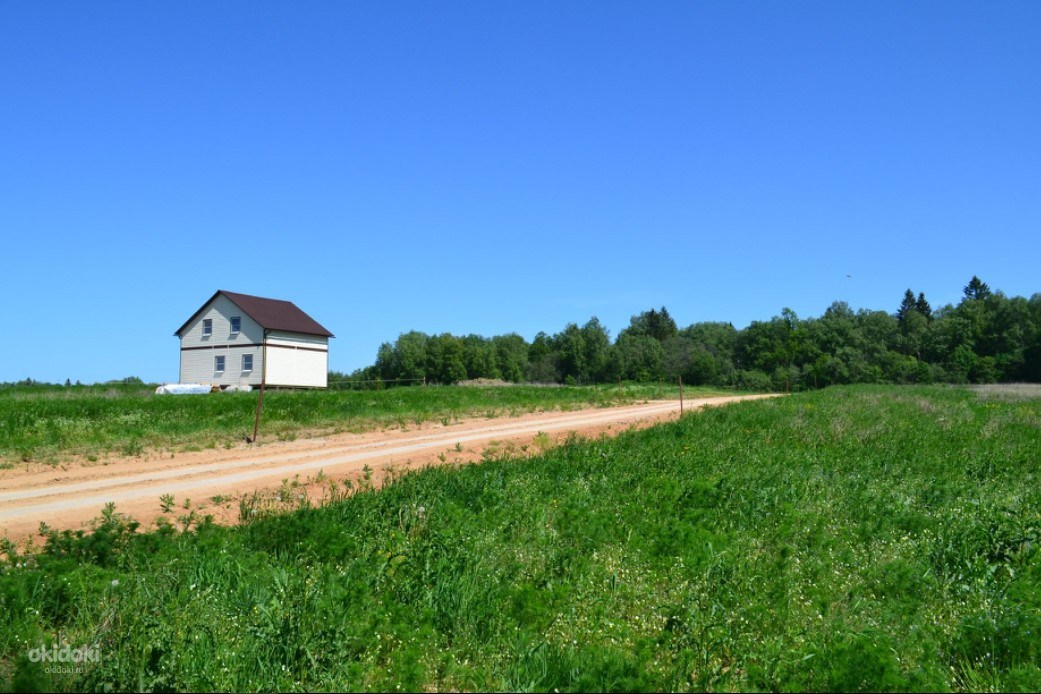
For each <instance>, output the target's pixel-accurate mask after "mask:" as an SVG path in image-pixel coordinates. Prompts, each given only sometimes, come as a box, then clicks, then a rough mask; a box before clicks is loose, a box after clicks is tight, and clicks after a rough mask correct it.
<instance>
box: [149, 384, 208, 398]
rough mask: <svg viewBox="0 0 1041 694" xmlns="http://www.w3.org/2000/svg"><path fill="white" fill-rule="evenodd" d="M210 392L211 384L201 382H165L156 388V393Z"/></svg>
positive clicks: (188, 393) (184, 393) (185, 393)
mask: <svg viewBox="0 0 1041 694" xmlns="http://www.w3.org/2000/svg"><path fill="white" fill-rule="evenodd" d="M209 392H210V386H204V385H203V384H201V383H164V384H163V385H161V386H159V387H158V388H156V389H155V394H156V395H202V394H203V393H209Z"/></svg>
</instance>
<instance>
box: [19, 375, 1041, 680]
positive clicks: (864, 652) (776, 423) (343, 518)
mask: <svg viewBox="0 0 1041 694" xmlns="http://www.w3.org/2000/svg"><path fill="white" fill-rule="evenodd" d="M1039 473H1041V401H1039V400H1036V399H1032V400H1018V401H1014V402H1005V401H993V400H981V399H979V398H978V397H977V396H976V395H975V394H973V393H971V392H970V391H967V390H955V389H947V388H918V387H915V388H895V387H888V388H883V387H856V388H843V389H832V390H826V391H821V392H815V393H809V394H800V395H794V396H791V397H789V398H784V399H779V400H769V401H758V402H750V403H741V404H737V405H732V406H729V407H726V408H721V409H714V410H708V411H703V412H699V413H697V414H694V415H689V416H687V417H685V418H683V419H682V420H681V421H679V422H676V423H672V424H667V425H663V426H660V427H656V428H654V429H650V430H645V431H640V432H632V433H628V434H623V435H621V436H619V437H618V438H616V439H598V440H592V441H577V440H576V441H571V442H569V443H567V444H565V445H562V446H560V447H557V448H554V449H552V450H549V451H547V452H546V453H545V454H543V455H541V456H539V457H536V458H532V459H528V460H510V459H498V460H488V461H485V462H484V463H482V464H479V465H477V464H475V465H468V466H464V467H462V468H458V469H449V468H432V469H427V470H422V471H419V472H413V473H408V474H404V475H403V476H401V477H399V478H398V479H396V480H395V481H394V482H393V483H391V484H389V485H388V486H386V487H384V488H383V489H382V490H381V491H379V492H375V491H371V490H367V489H362V490H360V491H359V492H357V493H355V494H354V495H352V496H350V497H349V498H346V499H343V500H341V501H338V502H336V503H333V504H330V505H327V506H325V507H322V508H312V509H304V510H301V511H298V512H295V513H291V514H287V515H282V516H276V517H265V518H261V519H259V520H257V521H256V522H253V523H251V524H248V525H246V526H243V527H238V528H222V527H216V526H213V525H210V524H207V523H203V524H202V525H201V526H200V527H198V529H197V530H195V531H193V532H190V533H184V534H176V533H173V532H172V531H170V530H168V529H167V530H164V531H163V532H161V533H152V534H143V533H141V532H140V531H138V530H137V529H136V528H134V527H133V526H132V525H129V524H128V523H127V521H126V520H125V519H122V518H121V517H120V516H119V515H118V513H115V512H113V511H111V510H110V511H109V512H108V514H107V516H106V517H104V518H102V519H99V532H96V533H94V534H93V535H88V536H84V537H81V538H77V537H76V536H74V535H60V534H56V533H53V534H51V535H50V537H49V539H48V541H47V546H46V548H45V549H44V551H42V552H41V553H39V554H37V555H35V556H14V557H12V558H11V561H10V563H9V564H8V565H7V566H6V567H5V568H4V570H3V572H2V575H0V671H2V672H3V673H5V674H6V675H7V676H8V677H9V678H11V681H12V682H13V683H14V684H17V685H18V686H22V687H29V686H44V687H54V688H58V689H88V690H100V689H105V688H113V689H117V690H121V689H142V690H158V689H165V690H174V689H193V690H229V689H230V690H272V689H285V690H318V691H322V690H341V689H348V690H355V689H363V690H391V691H392V690H396V689H404V690H427V691H439V690H475V689H481V690H486V689H488V690H515V691H548V690H555V689H557V690H561V691H577V690H605V691H618V690H627V691H631V690H678V691H685V690H704V689H717V690H729V689H743V690H747V689H769V690H793V689H794V690H821V689H826V690H844V691H857V690H885V691H891V690H910V691H917V690H947V689H953V690H1034V691H1036V690H1038V689H1039V688H1041V670H1039V668H1038V662H1039V656H1041V652H1039V651H1041V555H1039V553H1038V547H1037V545H1038V541H1039V539H1041V538H1039V534H1041V487H1039V486H1038V474H1039ZM52 643H59V645H60V643H67V644H70V645H72V646H73V647H75V646H78V645H83V644H97V647H98V650H99V652H100V654H101V658H100V661H99V662H98V663H94V664H89V665H86V666H84V667H83V668H82V669H81V671H80V672H78V673H73V674H71V675H64V674H59V675H54V674H48V673H47V672H46V671H45V665H46V664H43V663H33V662H31V661H30V660H29V659H28V658H27V656H26V653H28V652H29V649H31V648H33V647H35V646H37V645H47V646H50V645H51V644H52Z"/></svg>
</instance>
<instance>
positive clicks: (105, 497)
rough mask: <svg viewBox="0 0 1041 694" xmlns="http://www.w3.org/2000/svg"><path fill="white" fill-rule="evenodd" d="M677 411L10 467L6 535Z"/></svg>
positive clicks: (595, 431) (0, 502) (544, 415)
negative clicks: (104, 512)
mask: <svg viewBox="0 0 1041 694" xmlns="http://www.w3.org/2000/svg"><path fill="white" fill-rule="evenodd" d="M762 397H771V396H769V395H751V396H731V397H720V398H704V399H699V400H688V401H687V402H686V407H687V408H688V409H691V410H692V409H695V408H698V407H706V406H710V405H723V404H727V403H730V402H735V401H738V400H748V399H758V398H762ZM678 413H679V402H678V401H652V402H649V403H645V404H640V405H630V406H624V407H612V408H597V409H587V410H578V411H572V412H540V413H534V414H527V415H523V416H520V417H509V418H502V419H471V420H466V421H462V422H458V423H453V424H448V425H441V424H430V425H426V426H423V427H418V428H416V429H413V430H393V431H376V432H368V433H365V434H338V435H335V436H324V437H317V438H309V439H304V440H299V441H293V442H276V443H271V444H266V445H262V446H255V447H248V446H242V447H239V448H236V449H230V450H211V451H203V452H200V453H183V454H178V455H177V456H176V457H173V456H172V455H171V456H170V457H163V456H162V455H161V454H153V455H149V456H144V457H135V458H118V459H115V460H112V461H108V462H106V463H104V464H98V463H94V464H91V463H87V462H86V461H78V462H70V463H67V464H65V465H62V466H61V467H59V468H52V467H46V468H42V469H38V470H35V471H34V470H17V469H16V470H5V471H3V473H2V475H0V536H3V535H6V536H7V537H8V538H10V539H12V540H15V541H22V540H25V539H26V538H28V537H30V536H32V535H33V534H35V533H36V531H37V529H38V528H39V525H40V523H41V522H45V523H47V524H48V525H49V526H51V527H53V528H58V529H64V528H70V529H78V528H89V527H90V526H89V521H90V520H91V519H93V518H96V517H97V516H98V515H99V513H100V512H101V509H102V508H103V507H104V505H105V504H107V503H109V502H114V503H115V504H116V510H117V511H119V512H121V513H127V514H129V515H130V516H132V517H133V518H134V519H136V520H138V521H141V522H142V524H143V525H147V524H149V523H151V522H152V521H154V520H155V519H156V518H157V517H158V516H160V515H163V512H164V511H163V508H162V504H161V502H160V497H161V496H163V495H166V494H169V495H173V496H174V498H175V500H176V503H175V505H174V506H173V508H168V510H167V511H166V514H167V515H168V517H170V518H171V520H172V519H173V518H174V517H176V516H178V515H184V514H186V513H188V511H189V510H195V511H196V513H197V515H198V516H199V517H201V516H203V515H207V514H210V515H213V516H214V518H215V519H216V520H217V521H218V522H235V521H236V520H237V518H238V514H239V506H238V500H239V499H240V498H243V497H247V498H249V497H253V498H254V499H256V498H260V499H261V500H267V501H270V502H271V504H272V505H277V504H278V503H284V504H288V505H291V504H293V503H299V502H300V500H301V499H302V498H303V495H306V496H307V497H309V498H310V499H312V500H314V499H320V498H321V497H322V495H323V494H324V493H327V492H328V488H329V487H328V485H329V480H335V481H337V482H342V481H343V480H347V479H358V478H359V477H361V476H362V475H363V474H366V471H367V470H368V471H371V472H370V473H368V474H370V475H371V477H372V479H373V481H374V482H375V483H376V484H378V483H379V482H380V481H381V480H382V478H383V477H384V476H385V475H386V473H387V472H388V471H390V470H394V469H398V470H400V469H403V468H410V467H418V466H424V465H432V464H433V465H436V464H445V463H447V464H454V463H462V462H469V461H472V460H477V459H480V458H481V457H482V455H484V454H488V453H490V452H512V453H515V454H517V455H522V456H523V455H526V454H529V453H534V452H538V449H539V448H541V447H544V446H545V445H547V444H549V443H550V442H551V441H552V440H557V439H561V438H563V437H565V436H567V435H568V434H570V433H572V432H575V433H577V434H580V435H583V436H596V435H599V434H600V433H604V432H617V431H621V430H624V429H627V428H629V427H633V426H636V427H643V426H650V425H652V424H655V423H657V422H661V421H664V420H667V419H673V418H675V417H676V416H677V415H678ZM540 434H542V435H541V436H539V435H540ZM536 437H538V438H536ZM287 490H291V494H287V493H286V492H287ZM255 493H259V496H255ZM290 496H291V497H292V498H288V497H290Z"/></svg>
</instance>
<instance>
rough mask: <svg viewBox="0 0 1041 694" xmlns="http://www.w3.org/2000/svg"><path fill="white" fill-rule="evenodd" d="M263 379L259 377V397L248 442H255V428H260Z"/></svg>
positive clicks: (262, 404)
mask: <svg viewBox="0 0 1041 694" xmlns="http://www.w3.org/2000/svg"><path fill="white" fill-rule="evenodd" d="M264 381H265V379H263V378H262V379H260V397H259V398H257V415H256V417H254V418H253V440H252V441H250V443H256V442H257V429H259V428H260V410H261V408H262V407H264V385H265V383H264Z"/></svg>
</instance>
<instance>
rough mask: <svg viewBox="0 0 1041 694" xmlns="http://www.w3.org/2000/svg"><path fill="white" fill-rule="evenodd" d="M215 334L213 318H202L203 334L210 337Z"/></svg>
mask: <svg viewBox="0 0 1041 694" xmlns="http://www.w3.org/2000/svg"><path fill="white" fill-rule="evenodd" d="M212 334H213V319H211V318H203V319H202V336H203V337H209V336H210V335H212Z"/></svg>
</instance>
